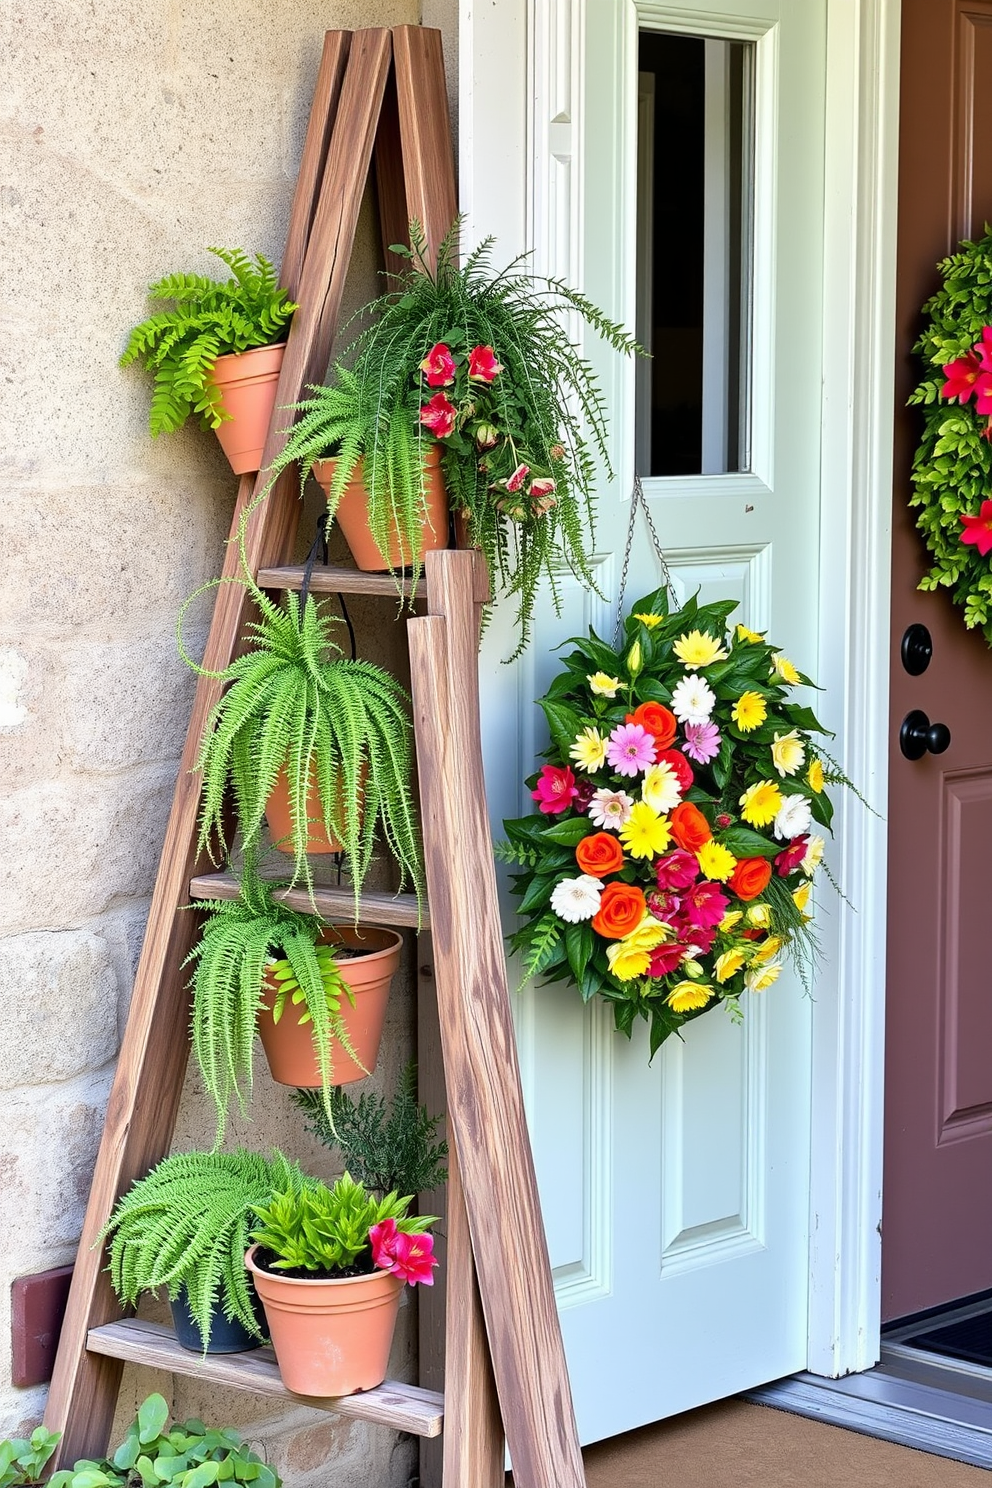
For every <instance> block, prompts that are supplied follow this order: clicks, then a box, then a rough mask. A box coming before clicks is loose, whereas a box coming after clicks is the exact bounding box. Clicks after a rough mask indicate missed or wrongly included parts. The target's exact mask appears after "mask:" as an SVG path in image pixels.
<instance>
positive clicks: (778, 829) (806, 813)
mask: <svg viewBox="0 0 992 1488" xmlns="http://www.w3.org/2000/svg"><path fill="white" fill-rule="evenodd" d="M812 819H813V814H812V811H811V809H810V804H809V802H808V801H807V799H806V797H805V796H783V798H782V804H781V806H780V807H779V808H778V814H777V815H776V817H775V823H774V830H775V836H776V837H779V838H781V840H782V841H783V842H791V840H792V838H793V837H801V836H802V834H803V833H804V832H808V831H809V824H810V822H811V821H812Z"/></svg>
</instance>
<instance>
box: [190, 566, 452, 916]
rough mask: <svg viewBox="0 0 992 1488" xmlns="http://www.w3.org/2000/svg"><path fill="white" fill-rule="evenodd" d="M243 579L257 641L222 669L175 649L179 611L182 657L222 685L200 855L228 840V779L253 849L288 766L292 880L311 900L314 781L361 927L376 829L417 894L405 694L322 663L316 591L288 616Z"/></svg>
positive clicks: (322, 618) (350, 665)
mask: <svg viewBox="0 0 992 1488" xmlns="http://www.w3.org/2000/svg"><path fill="white" fill-rule="evenodd" d="M245 582H246V586H247V587H248V589H249V590H250V592H251V594H252V595H253V597H254V599H255V602H256V604H257V606H258V610H259V618H258V619H257V620H254V621H250V622H249V624H248V626H247V630H248V635H249V638H250V639H251V641H253V643H254V644H253V646H252V649H250V650H249V651H247V652H245V653H244V654H243V655H242V656H239V657H238V658H237V659H236V660H235V661H233V662H232V663H231V664H230V666H228V667H226V668H225V669H224V671H222V672H207V671H205V670H204V669H203V668H202V667H200V666H198V665H197V664H196V662H194V661H193V660H192V659H191V658H190V656H189V655H188V653H187V652H186V650H185V647H184V645H183V642H182V622H183V617H184V615H185V610H186V606H184V607H183V611H182V613H181V614H180V620H179V627H180V630H179V648H180V653H181V655H182V656H183V659H184V660H185V661H186V662H187V663H188V664H189V665H190V666H191V667H193V669H194V670H195V671H197V672H199V673H200V674H201V675H205V676H213V677H216V678H219V679H220V680H222V681H224V682H225V683H227V684H229V685H228V687H227V690H226V691H225V693H224V695H223V696H222V697H221V699H220V701H219V702H218V703H217V705H216V706H215V708H214V709H213V712H212V713H211V715H210V718H209V719H208V722H207V727H206V730H205V733H204V740H203V745H202V747H201V751H200V757H199V760H198V762H197V769H199V770H201V771H202V772H203V799H202V805H201V811H200V831H199V840H198V846H199V848H201V849H203V848H206V849H208V850H212V849H213V845H214V842H215V841H219V842H223V840H224V822H223V815H224V801H225V793H226V790H227V786H228V782H230V783H231V785H232V786H233V789H234V797H235V801H236V804H237V810H238V818H239V825H240V831H241V836H242V841H243V844H244V846H245V848H246V850H247V851H249V852H252V851H255V850H256V849H257V847H258V845H259V843H260V840H261V832H262V824H263V821H264V817H265V807H266V803H267V801H268V798H269V796H270V795H271V794H272V790H273V787H274V786H275V783H276V779H277V777H278V775H279V773H280V771H281V770H283V769H285V771H286V774H287V776H288V779H289V802H290V814H291V819H292V840H291V843H290V846H291V848H292V854H293V871H292V877H291V883H294V884H295V883H298V882H300V881H302V882H303V883H305V884H306V886H307V889H308V890H309V891H310V893H311V895H312V892H313V876H312V871H311V866H310V863H309V861H308V859H307V856H306V838H307V829H308V825H309V819H308V816H307V796H308V793H309V788H310V786H311V785H313V784H315V785H316V786H317V788H318V790H319V794H320V801H321V817H320V825H321V826H323V828H324V830H325V832H327V834H328V835H329V836H333V837H335V838H337V840H338V841H340V842H341V843H342V845H343V847H344V851H345V853H346V855H347V858H348V863H349V867H350V870H351V877H352V883H353V886H354V891H355V917H356V920H357V917H358V907H359V896H360V894H361V890H362V884H363V883H364V880H365V876H366V874H367V872H368V869H369V865H370V863H371V859H372V851H373V846H374V841H375V834H376V829H377V827H378V828H379V830H380V831H381V833H382V837H383V840H384V843H385V846H386V848H387V849H388V851H389V853H390V854H391V855H392V857H393V858H395V860H396V861H397V862H398V864H399V866H400V887H401V888H402V887H403V885H404V884H405V883H406V882H410V883H412V885H413V887H414V890H415V892H416V893H417V895H418V898H419V897H420V896H421V895H422V892H423V873H422V868H421V857H420V840H419V833H418V830H417V824H416V820H415V816H414V810H413V802H412V796H411V789H410V779H411V773H412V747H411V738H410V722H409V716H408V713H407V706H406V705H407V697H406V694H405V693H404V691H403V689H402V688H401V687H400V686H399V685H398V683H397V682H396V681H394V679H393V678H392V677H391V676H390V675H389V674H388V672H385V671H383V670H382V669H381V668H380V667H377V666H374V665H373V664H372V663H371V662H367V661H360V660H356V661H352V660H349V659H347V658H345V657H335V658H333V659H327V658H328V653H329V652H331V651H336V650H337V649H338V648H337V647H336V646H335V645H334V643H333V642H332V640H331V627H332V624H333V623H334V621H333V620H332V619H331V617H329V616H327V615H325V614H324V613H323V612H322V611H321V610H320V609H319V608H318V605H317V603H316V601H315V600H314V599H313V596H312V595H311V596H308V598H307V602H306V604H305V606H304V608H303V612H302V614H301V613H300V606H299V597H298V596H297V595H296V594H289V595H288V596H287V601H286V609H285V610H284V609H281V608H280V607H279V606H278V605H276V604H273V602H272V600H271V599H269V598H268V596H267V595H265V594H264V593H263V592H262V591H261V590H260V589H259V588H258V587H257V585H255V584H254V583H253V582H252V581H251V580H250V579H248V580H246V581H245ZM195 597H196V596H193V598H195ZM190 602H191V601H190V600H188V601H187V605H188V604H189V603H190ZM215 861H216V859H215Z"/></svg>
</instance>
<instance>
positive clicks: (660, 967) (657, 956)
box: [647, 944, 685, 977]
mask: <svg viewBox="0 0 992 1488" xmlns="http://www.w3.org/2000/svg"><path fill="white" fill-rule="evenodd" d="M684 955H685V947H684V946H680V945H675V944H671V945H660V946H655V948H654V950H653V951H652V952H651V960H650V961H649V962H648V969H647V975H648V976H649V977H663V976H667V975H668V973H669V972H670V971H674V970H675V968H676V966H678V964H679V962H680V961H681V960H682V957H683V956H684Z"/></svg>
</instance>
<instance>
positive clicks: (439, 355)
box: [420, 341, 455, 387]
mask: <svg viewBox="0 0 992 1488" xmlns="http://www.w3.org/2000/svg"><path fill="white" fill-rule="evenodd" d="M420 370H421V372H423V374H424V380H425V381H426V383H427V386H428V387H450V386H451V384H452V383H453V382H454V380H455V359H454V357H453V356H452V355H451V349H450V347H447V346H445V344H444V342H443V341H439V342H438V343H437V345H436V346H432V347H431V349H430V351H429V352H428V353H427V355H426V356H425V357H424V360H423V361H422V362H421V364H420Z"/></svg>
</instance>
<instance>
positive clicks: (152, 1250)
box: [101, 1149, 306, 1349]
mask: <svg viewBox="0 0 992 1488" xmlns="http://www.w3.org/2000/svg"><path fill="white" fill-rule="evenodd" d="M305 1181H306V1180H305V1179H304V1177H303V1175H302V1174H301V1172H300V1170H299V1167H298V1166H297V1165H296V1164H295V1163H289V1162H287V1161H286V1159H285V1158H284V1157H283V1156H282V1155H281V1154H278V1153H277V1154H276V1156H275V1157H273V1158H265V1157H262V1156H260V1155H259V1154H258V1153H255V1152H246V1151H244V1150H243V1149H239V1150H238V1151H236V1152H177V1153H174V1154H173V1155H172V1156H171V1157H167V1158H166V1159H165V1160H164V1162H161V1163H159V1164H158V1166H157V1167H156V1168H153V1169H152V1171H151V1172H150V1173H148V1174H147V1175H146V1176H145V1177H144V1178H139V1179H138V1181H137V1182H136V1183H134V1184H133V1185H132V1187H131V1188H130V1189H129V1190H128V1191H127V1193H125V1194H123V1195H122V1196H121V1198H120V1199H118V1201H117V1204H116V1205H115V1207H114V1211H113V1213H112V1214H111V1216H110V1219H109V1220H108V1221H107V1225H106V1228H105V1229H104V1231H103V1234H102V1235H101V1239H103V1238H105V1237H107V1236H109V1237H110V1246H109V1266H108V1270H109V1272H110V1279H111V1283H112V1285H113V1288H114V1291H115V1292H116V1294H117V1297H118V1298H119V1300H120V1301H121V1302H122V1303H124V1304H125V1305H127V1306H131V1307H133V1306H135V1305H136V1304H137V1301H138V1298H139V1296H140V1294H141V1293H142V1292H146V1291H154V1290H156V1288H158V1287H165V1288H166V1291H167V1293H168V1296H169V1298H170V1299H171V1300H175V1298H176V1297H177V1296H178V1295H179V1293H180V1291H181V1290H182V1288H183V1287H185V1288H186V1291H187V1294H188V1298H189V1309H190V1312H191V1313H192V1315H193V1317H194V1318H195V1320H196V1323H197V1326H198V1328H199V1330H200V1336H201V1337H202V1339H203V1345H204V1349H206V1347H207V1344H208V1343H209V1341H210V1325H211V1317H212V1315H213V1314H214V1313H215V1312H216V1309H217V1307H218V1306H220V1307H221V1309H222V1310H223V1313H224V1316H225V1317H226V1318H227V1319H228V1320H229V1321H235V1320H236V1321H237V1322H239V1323H240V1324H241V1326H242V1327H243V1328H245V1329H246V1331H247V1332H248V1333H250V1334H251V1335H252V1336H253V1337H255V1338H259V1339H260V1338H262V1336H263V1335H262V1332H261V1330H260V1328H259V1324H258V1318H257V1317H256V1315H255V1309H254V1306H253V1301H252V1295H251V1292H250V1291H249V1288H248V1273H247V1271H246V1270H245V1265H244V1254H245V1251H246V1250H247V1248H248V1246H249V1244H250V1239H249V1231H250V1230H251V1229H252V1227H253V1226H254V1225H255V1223H256V1222H257V1212H258V1210H259V1209H260V1208H263V1207H264V1206H265V1205H266V1204H267V1203H268V1202H269V1199H270V1198H271V1195H272V1193H273V1192H274V1191H277V1190H281V1189H286V1188H290V1189H292V1190H293V1191H294V1192H295V1191H297V1190H298V1189H299V1188H300V1187H301V1186H302V1185H303V1183H304V1182H305Z"/></svg>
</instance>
